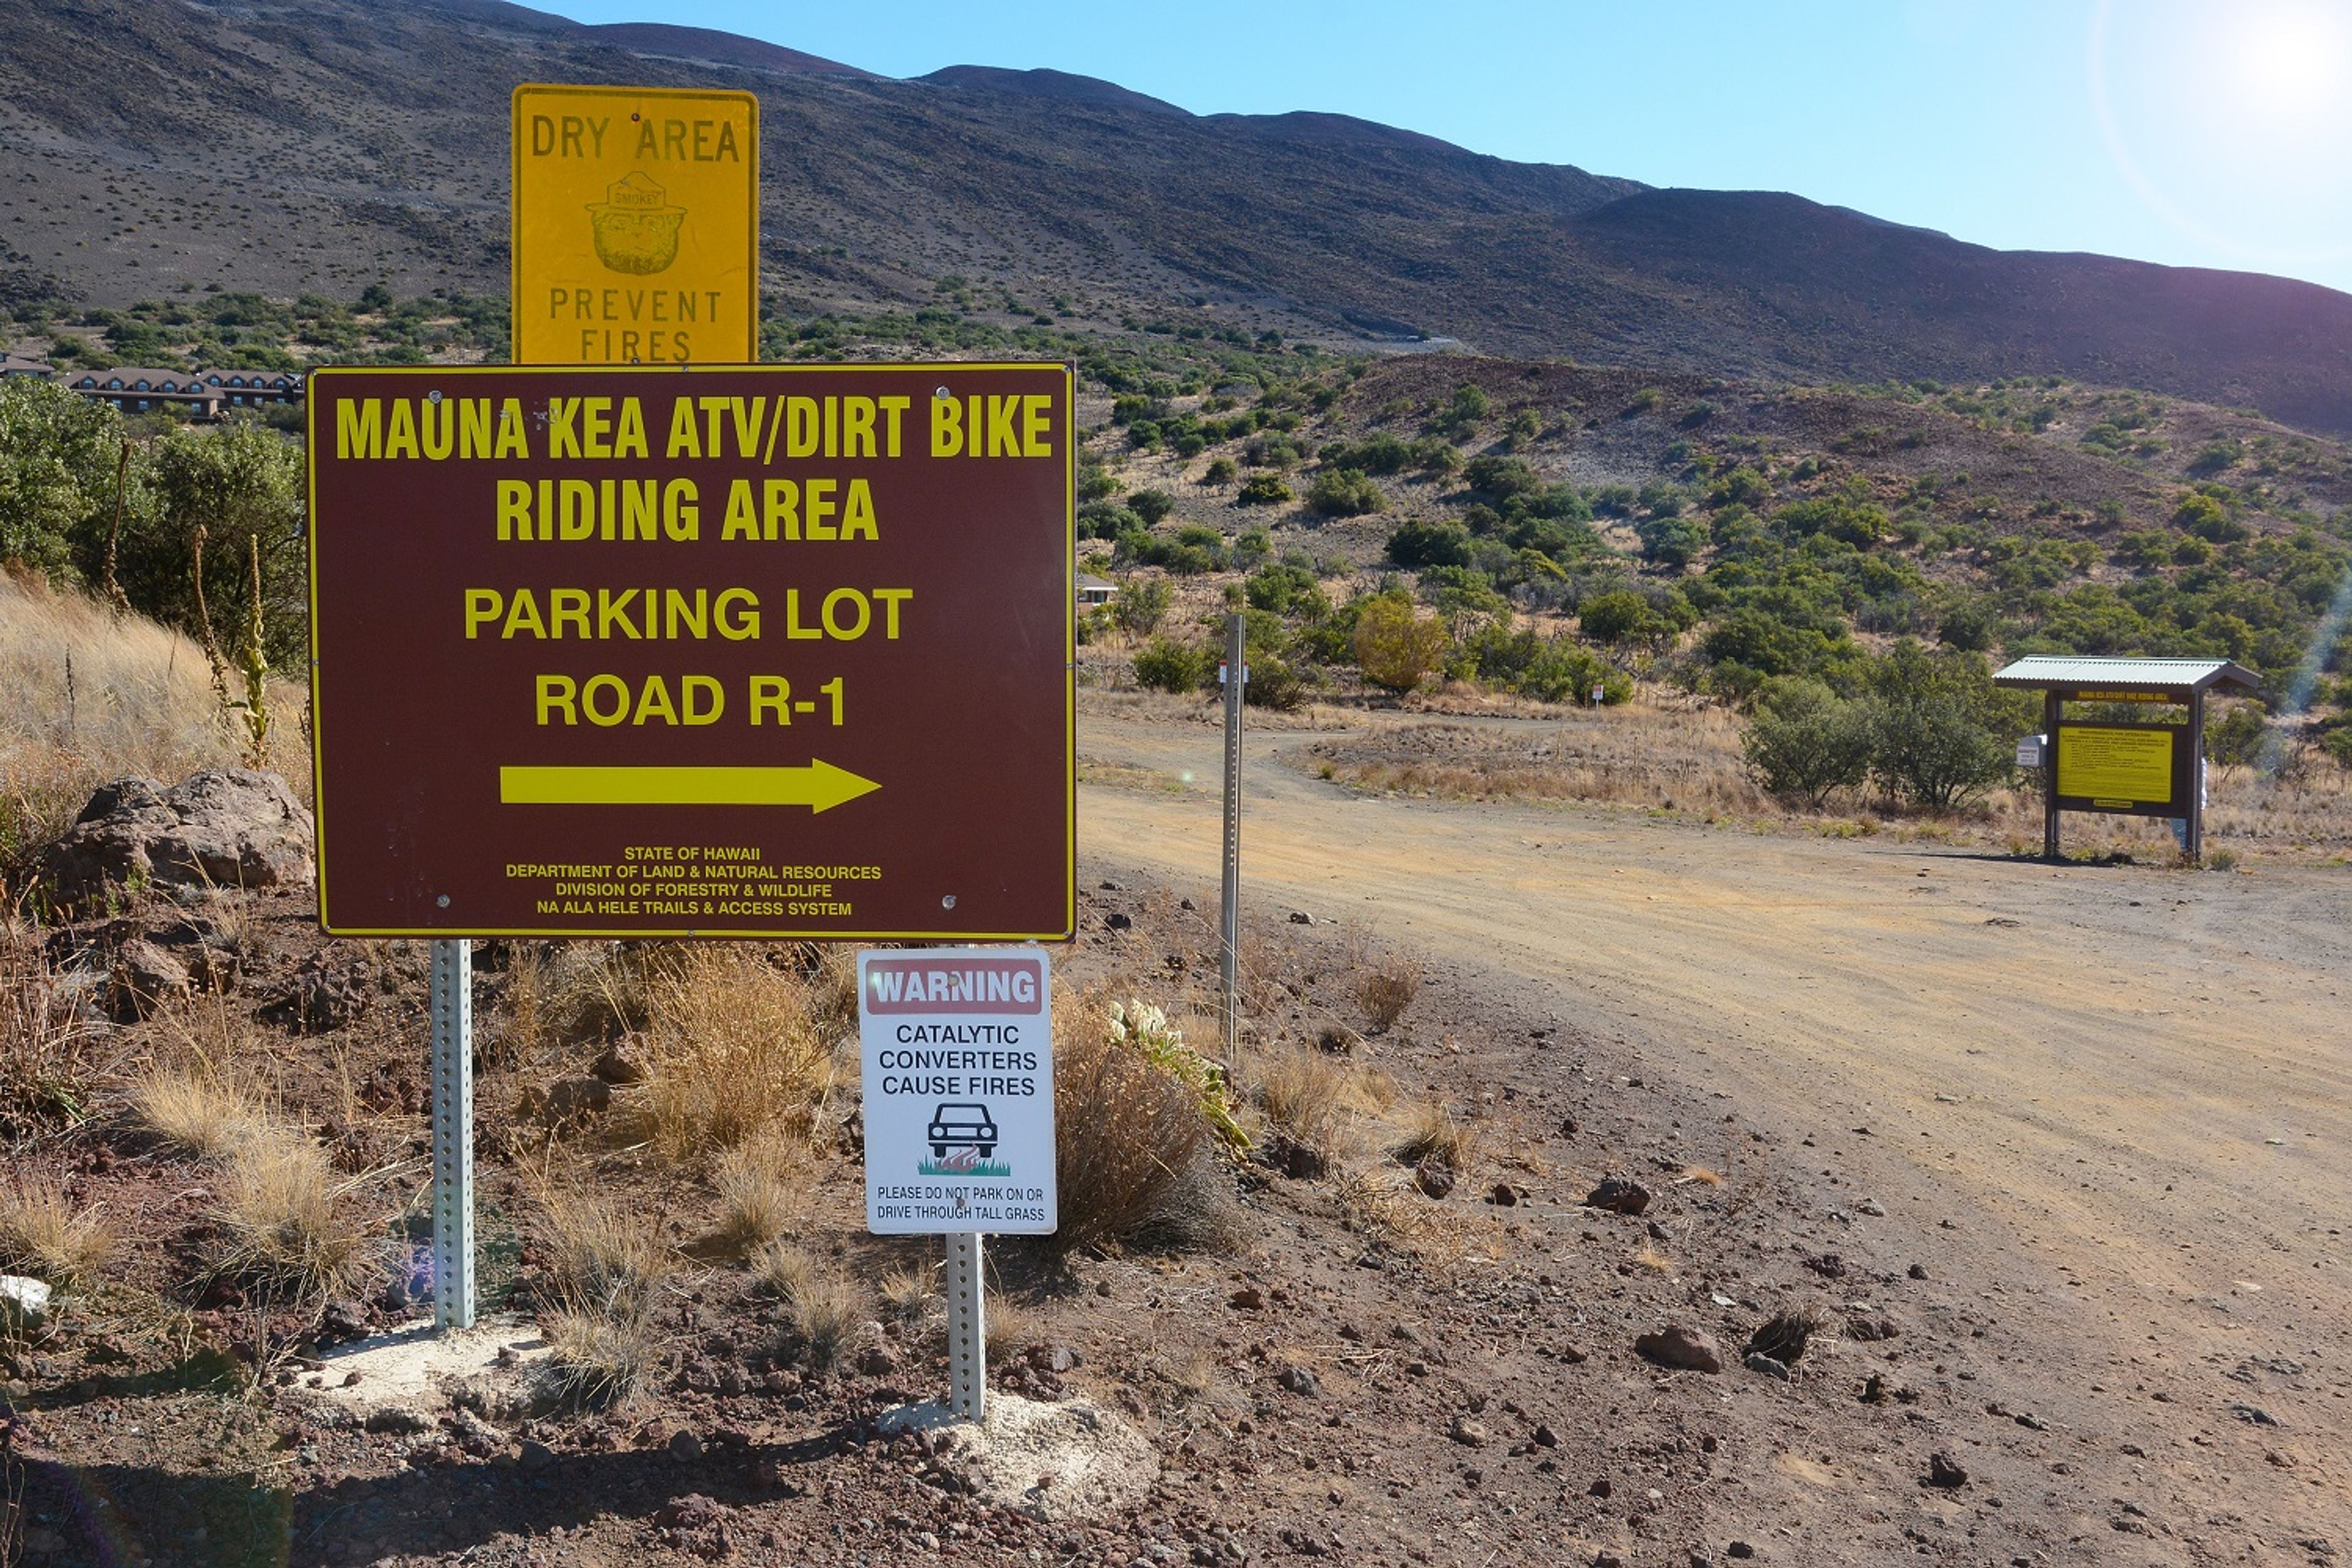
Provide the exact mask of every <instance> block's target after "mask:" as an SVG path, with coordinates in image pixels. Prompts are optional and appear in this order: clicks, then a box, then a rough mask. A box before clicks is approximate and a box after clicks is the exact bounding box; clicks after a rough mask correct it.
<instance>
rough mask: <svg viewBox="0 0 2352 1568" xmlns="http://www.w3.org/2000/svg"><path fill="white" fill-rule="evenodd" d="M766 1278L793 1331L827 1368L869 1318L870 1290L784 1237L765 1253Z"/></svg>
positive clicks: (762, 1270) (811, 1358) (762, 1269)
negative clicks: (867, 1307) (787, 1241)
mask: <svg viewBox="0 0 2352 1568" xmlns="http://www.w3.org/2000/svg"><path fill="white" fill-rule="evenodd" d="M758 1271H759V1277H760V1282H761V1284H762V1285H764V1286H766V1287H767V1288H768V1289H770V1290H772V1291H773V1292H774V1293H775V1296H776V1299H777V1300H780V1301H782V1303H783V1307H784V1311H785V1313H786V1314H787V1316H788V1318H789V1320H790V1327H791V1330H792V1334H793V1339H794V1340H795V1341H797V1342H798V1344H799V1347H800V1350H801V1353H802V1354H803V1355H804V1356H805V1357H806V1358H807V1360H808V1362H809V1364H810V1365H811V1366H813V1367H815V1368H816V1369H817V1370H819V1371H823V1370H824V1369H826V1368H828V1367H830V1366H832V1365H833V1364H834V1363H835V1362H836V1361H838V1360H840V1359H841V1353H842V1352H843V1351H845V1350H846V1349H847V1348H848V1347H849V1345H850V1344H851V1343H852V1342H854V1341H855V1340H856V1337H857V1330H858V1326H859V1325H860V1324H861V1323H863V1322H864V1321H866V1305H867V1303H866V1293H865V1292H864V1291H863V1290H860V1289H858V1288H857V1285H856V1282H855V1281H853V1280H851V1279H846V1278H845V1277H844V1276H842V1275H841V1274H839V1273H836V1272H835V1271H834V1270H833V1269H831V1268H826V1267H825V1266H824V1265H823V1264H821V1263H819V1262H818V1261H817V1259H816V1258H815V1256H814V1254H812V1253H810V1252H809V1251H807V1250H806V1249H805V1248H803V1247H793V1246H789V1245H786V1244H782V1243H779V1244H777V1245H775V1246H772V1247H769V1248H768V1249H767V1250H766V1251H765V1252H763V1253H761V1255H760V1259H759V1266H758Z"/></svg>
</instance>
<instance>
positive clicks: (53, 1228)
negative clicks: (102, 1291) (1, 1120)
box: [0, 1184, 116, 1285]
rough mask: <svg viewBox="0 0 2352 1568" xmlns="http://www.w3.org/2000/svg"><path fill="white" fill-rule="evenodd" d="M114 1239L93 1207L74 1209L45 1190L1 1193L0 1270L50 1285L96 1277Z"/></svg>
mask: <svg viewBox="0 0 2352 1568" xmlns="http://www.w3.org/2000/svg"><path fill="white" fill-rule="evenodd" d="M115 1239H116V1237H115V1234H114V1230H113V1227H112V1226H110V1225H108V1224H107V1222H106V1216H105V1211H104V1210H103V1209H102V1208H100V1206H98V1205H90V1206H89V1207H87V1208H80V1209H77V1208H75V1207H74V1206H73V1205H70V1204H68V1202H67V1201H66V1198H65V1194H63V1193H60V1192H58V1190H57V1189H56V1188H55V1187H52V1186H47V1185H38V1184H36V1185H20V1186H16V1187H14V1188H12V1189H10V1190H8V1191H7V1192H5V1193H0V1268H5V1269H6V1270H7V1271H8V1272H9V1273H11V1274H29V1275H31V1276H33V1277H34V1278H35V1279H40V1280H43V1281H46V1282H47V1283H48V1284H51V1285H74V1284H79V1282H80V1281H82V1280H84V1279H89V1278H90V1277H91V1276H92V1275H94V1274H96V1273H97V1272H98V1270H99V1268H100V1265H102V1264H103V1263H104V1262H105V1261H106V1258H107V1255H108V1254H110V1252H112V1251H113V1250H114V1244H115Z"/></svg>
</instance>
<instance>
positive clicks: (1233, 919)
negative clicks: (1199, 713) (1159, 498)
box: [1217, 615, 1249, 1069]
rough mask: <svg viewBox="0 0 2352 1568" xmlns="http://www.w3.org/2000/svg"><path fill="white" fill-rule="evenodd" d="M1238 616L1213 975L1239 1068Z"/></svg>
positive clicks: (1232, 627)
mask: <svg viewBox="0 0 2352 1568" xmlns="http://www.w3.org/2000/svg"><path fill="white" fill-rule="evenodd" d="M1247 625H1248V623H1247V622H1246V621H1245V620H1244V618H1243V617H1242V616H1237V615H1236V616H1227V617H1226V618H1225V849H1224V865H1225V888H1224V900H1223V907H1222V910H1221V912H1220V916H1219V919H1218V923H1217V948H1218V952H1217V974H1218V979H1219V980H1220V982H1221V983H1222V984H1223V1002H1224V1008H1223V1011H1224V1047H1225V1065H1226V1067H1227V1068H1229V1069H1234V1068H1239V1066H1240V1065H1241V1064H1240V1051H1241V1044H1242V992H1241V953H1240V942H1241V923H1242V687H1243V686H1244V683H1246V682H1247V680H1248V679H1249V666H1248V665H1247V664H1246V663H1244V657H1243V656H1244V652H1245V651H1246V650H1245V649H1244V646H1243V644H1244V638H1243V633H1244V629H1245V627H1246V626H1247Z"/></svg>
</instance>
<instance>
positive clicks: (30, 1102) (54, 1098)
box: [0, 925, 106, 1138]
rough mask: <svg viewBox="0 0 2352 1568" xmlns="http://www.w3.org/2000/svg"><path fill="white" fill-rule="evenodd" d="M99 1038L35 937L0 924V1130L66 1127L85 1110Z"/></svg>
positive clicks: (96, 1076) (96, 1073) (99, 1069)
mask: <svg viewBox="0 0 2352 1568" xmlns="http://www.w3.org/2000/svg"><path fill="white" fill-rule="evenodd" d="M105 1039H106V1035H105V1031H104V1030H103V1028H101V1027H100V1026H98V1025H95V1024H93V1023H91V1022H90V1021H89V1019H88V1017H87V1016H85V1015H84V1014H83V1012H82V1009H81V1008H80V1007H79V1005H78V1004H77V999H76V998H75V997H74V995H73V994H71V992H70V991H69V989H68V986H67V984H65V982H64V980H63V977H61V976H60V975H59V974H58V973H57V972H56V971H55V970H53V969H52V968H51V967H50V965H49V962H48V959H47V955H46V954H45V953H44V952H43V951H42V947H41V942H40V940H39V938H38V937H37V935H36V934H35V933H34V932H32V931H26V930H23V929H21V928H18V927H16V926H14V925H10V926H7V927H5V929H0V1137H8V1138H20V1137H24V1136H26V1135H27V1134H29V1133H32V1132H35V1131H40V1130H43V1129H54V1128H60V1127H69V1126H71V1125H73V1124H74V1123H75V1122H77V1121H80V1120H81V1119H82V1118H83V1117H84V1116H85V1115H87V1114H88V1113H89V1106H90V1103H91V1101H92V1099H93V1098H94V1094H95V1091H96V1089H97V1087H98V1085H99V1083H100V1080H101V1079H102V1078H103V1077H104V1076H105V1073H104V1064H103V1062H102V1061H101V1060H100V1058H101V1056H102V1054H103V1047H104V1045H105Z"/></svg>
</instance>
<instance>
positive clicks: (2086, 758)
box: [2058, 724, 2172, 805]
mask: <svg viewBox="0 0 2352 1568" xmlns="http://www.w3.org/2000/svg"><path fill="white" fill-rule="evenodd" d="M2058 793H2059V794H2060V795H2068V796H2074V797H2081V798H2088V799H2093V800H2097V801H2101V802H2105V801H2110V800H2112V801H2114V802H2116V803H2117V804H2118V805H2125V804H2128V805H2142V804H2147V803H2151V802H2161V801H2168V800H2170V799H2171V798H2172V731H2169V730H2166V729H2148V730H2123V729H2107V728H2103V727H2099V726H2095V725H2085V724H2065V725H2061V726H2060V727H2059V731H2058Z"/></svg>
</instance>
